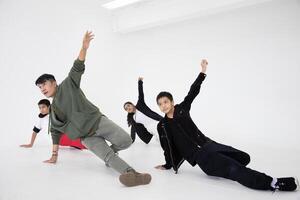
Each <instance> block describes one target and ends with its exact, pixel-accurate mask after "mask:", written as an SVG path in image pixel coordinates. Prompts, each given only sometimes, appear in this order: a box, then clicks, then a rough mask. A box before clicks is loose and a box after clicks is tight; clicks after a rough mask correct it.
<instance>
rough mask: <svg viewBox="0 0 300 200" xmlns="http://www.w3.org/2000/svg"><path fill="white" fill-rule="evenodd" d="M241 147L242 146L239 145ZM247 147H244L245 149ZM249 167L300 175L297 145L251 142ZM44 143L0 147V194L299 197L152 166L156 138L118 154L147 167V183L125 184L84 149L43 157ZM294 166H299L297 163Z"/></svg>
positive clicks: (62, 199) (45, 197)
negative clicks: (56, 158) (276, 146)
mask: <svg viewBox="0 0 300 200" xmlns="http://www.w3.org/2000/svg"><path fill="white" fill-rule="evenodd" d="M244 150H245V149H244ZM248 150H249V151H248ZM248 150H247V151H248V152H251V154H252V155H251V156H252V161H251V163H250V167H251V168H255V169H257V170H260V171H263V172H265V173H268V174H271V175H274V176H298V177H300V170H299V169H298V167H299V164H300V156H299V155H300V151H299V150H292V149H274V148H273V149H272V148H263V147H262V146H254V147H252V148H250V146H249V149H248ZM50 152H51V149H49V146H48V145H41V144H40V145H39V144H37V145H36V146H35V147H34V148H32V149H23V148H19V147H17V146H14V147H10V148H3V147H0V158H1V164H0V200H41V199H42V200H67V199H72V200H77V199H99V200H100V199H130V200H135V199H155V200H159V199H163V200H167V199H170V200H175V199H180V200H182V199H185V198H186V199H187V198H188V199H191V198H193V199H213V200H217V199H249V200H253V199H259V200H268V199H283V200H300V192H299V191H298V192H275V193H272V192H269V191H256V190H251V189H248V188H246V187H244V186H241V185H239V184H238V183H235V182H233V181H230V180H225V179H221V178H213V177H208V176H206V175H205V174H204V173H203V172H202V171H201V170H200V168H199V167H197V166H196V167H194V168H193V167H191V166H190V165H188V164H187V163H185V164H184V165H183V166H182V167H181V169H180V172H179V174H177V175H175V174H174V173H173V172H172V171H171V170H169V171H159V170H156V169H154V168H153V167H154V166H155V165H157V164H163V157H162V152H161V149H160V147H159V144H158V143H155V142H154V143H150V144H149V145H145V144H142V143H139V142H137V143H134V144H133V145H132V146H131V147H130V148H129V149H127V150H125V151H123V152H120V156H121V157H122V158H124V159H125V160H126V161H127V162H128V163H130V164H131V165H132V166H133V167H134V168H136V170H138V171H141V172H149V173H151V175H152V182H151V184H150V185H147V186H139V187H133V188H126V187H124V186H123V185H121V184H120V183H119V181H118V174H117V173H116V172H114V171H113V170H112V169H110V168H107V167H105V165H104V164H103V163H102V161H100V160H99V159H98V158H97V157H96V156H94V155H93V154H91V153H90V152H89V151H87V150H84V151H79V150H76V149H72V148H68V147H67V148H61V149H60V152H59V161H58V163H57V164H56V165H49V164H44V163H42V161H43V160H45V159H47V158H48V157H49V155H50ZM297 166H298V167H297Z"/></svg>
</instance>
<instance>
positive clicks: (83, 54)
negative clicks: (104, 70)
mask: <svg viewBox="0 0 300 200" xmlns="http://www.w3.org/2000/svg"><path fill="white" fill-rule="evenodd" d="M86 52H87V49H85V48H83V47H82V48H81V50H80V52H79V56H78V59H79V60H80V61H85V57H86Z"/></svg>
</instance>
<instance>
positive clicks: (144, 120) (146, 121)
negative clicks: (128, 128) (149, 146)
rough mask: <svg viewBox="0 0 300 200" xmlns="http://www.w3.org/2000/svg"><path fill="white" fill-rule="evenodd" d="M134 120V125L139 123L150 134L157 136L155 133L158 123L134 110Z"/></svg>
mask: <svg viewBox="0 0 300 200" xmlns="http://www.w3.org/2000/svg"><path fill="white" fill-rule="evenodd" d="M134 120H135V122H136V123H141V124H143V125H144V126H145V128H146V129H147V130H148V131H149V132H150V133H151V134H152V135H156V136H157V135H158V133H157V124H158V121H156V120H153V119H151V118H150V117H148V116H146V115H144V114H143V113H142V112H140V111H138V110H136V112H135V114H134Z"/></svg>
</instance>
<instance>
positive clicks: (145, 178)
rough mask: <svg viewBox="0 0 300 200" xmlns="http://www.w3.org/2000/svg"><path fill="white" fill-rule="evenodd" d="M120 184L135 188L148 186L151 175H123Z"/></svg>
mask: <svg viewBox="0 0 300 200" xmlns="http://www.w3.org/2000/svg"><path fill="white" fill-rule="evenodd" d="M119 180H120V182H121V183H122V184H123V185H125V186H127V187H133V186H138V185H147V184H149V183H150V182H151V175H150V174H138V175H137V174H133V173H132V174H131V173H126V174H121V175H120V177H119Z"/></svg>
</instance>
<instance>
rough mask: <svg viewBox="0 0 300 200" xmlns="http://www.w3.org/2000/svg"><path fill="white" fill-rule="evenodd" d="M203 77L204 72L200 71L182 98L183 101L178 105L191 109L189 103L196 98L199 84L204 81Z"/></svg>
mask: <svg viewBox="0 0 300 200" xmlns="http://www.w3.org/2000/svg"><path fill="white" fill-rule="evenodd" d="M205 77H206V74H204V73H202V72H201V73H200V74H199V75H198V77H197V79H196V80H195V81H194V83H193V84H192V86H191V88H190V91H189V93H188V94H187V96H186V97H185V98H184V100H183V102H181V103H180V106H181V107H183V108H184V109H185V110H187V111H189V110H190V109H191V104H192V102H193V101H194V99H195V98H196V96H197V95H198V94H199V92H200V88H201V84H202V82H203V81H204V79H205Z"/></svg>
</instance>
